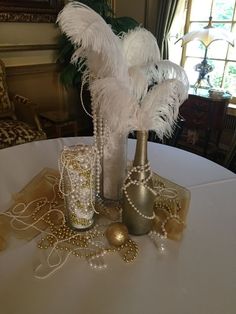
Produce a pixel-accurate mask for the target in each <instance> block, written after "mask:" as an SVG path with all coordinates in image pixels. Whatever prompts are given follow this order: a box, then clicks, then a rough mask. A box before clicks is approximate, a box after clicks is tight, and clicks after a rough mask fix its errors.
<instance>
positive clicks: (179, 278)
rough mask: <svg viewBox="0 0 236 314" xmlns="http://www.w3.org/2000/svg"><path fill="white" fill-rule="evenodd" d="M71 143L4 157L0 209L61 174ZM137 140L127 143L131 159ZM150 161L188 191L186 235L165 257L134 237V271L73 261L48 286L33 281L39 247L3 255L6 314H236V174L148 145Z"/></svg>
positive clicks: (0, 303) (0, 155) (114, 263)
mask: <svg viewBox="0 0 236 314" xmlns="http://www.w3.org/2000/svg"><path fill="white" fill-rule="evenodd" d="M81 141H83V142H87V143H90V142H91V139H89V138H80V139H79V138H67V139H55V140H47V141H41V142H37V143H30V144H24V145H21V146H16V147H12V148H8V149H4V150H0V210H1V211H3V210H5V209H6V208H7V207H8V206H9V204H10V199H11V194H12V193H15V192H17V191H19V190H21V189H22V188H23V187H24V186H25V185H26V184H27V183H28V182H29V180H30V179H31V178H32V177H34V176H35V175H36V174H37V173H38V172H39V171H40V170H42V168H44V167H50V168H56V167H57V157H58V154H59V152H60V151H61V149H62V148H63V145H73V144H77V143H78V142H81ZM134 149H135V141H134V140H129V149H128V157H129V158H130V159H132V158H133V154H134ZM148 156H149V160H150V162H151V166H152V168H153V169H154V170H155V171H156V172H158V173H159V174H160V175H161V176H163V177H166V178H167V179H169V180H172V181H174V182H176V183H178V184H179V185H182V186H185V187H187V188H189V189H190V191H191V198H192V199H191V205H190V209H189V214H188V218H187V228H186V230H185V232H184V237H183V240H182V241H181V242H180V243H175V242H173V243H172V244H171V247H170V250H169V253H168V254H167V255H166V256H162V255H160V254H159V253H158V251H157V250H156V249H155V246H154V245H153V243H152V242H151V241H150V239H149V238H148V237H147V236H141V237H134V239H135V241H137V243H138V245H139V248H140V253H139V255H138V257H137V259H136V260H135V262H134V263H132V264H125V263H124V262H122V260H121V259H120V258H119V257H118V256H117V255H113V256H108V257H107V260H106V261H107V263H108V268H107V269H106V270H103V271H96V270H91V269H90V268H89V266H88V264H87V263H86V261H84V260H81V259H77V258H73V257H71V258H70V259H69V261H68V262H67V264H66V265H65V266H64V268H63V269H61V270H60V271H58V272H57V273H55V274H54V275H52V276H51V277H49V278H47V279H45V280H39V279H35V278H34V276H33V266H34V262H35V259H36V258H37V254H38V250H37V249H36V245H35V242H30V243H27V244H24V245H23V244H20V245H18V246H15V247H13V248H11V249H8V250H5V251H3V252H0V313H1V314H42V313H45V314H46V313H50V314H54V313H55V314H60V313H63V314H64V313H69V314H95V313H96V314H111V313H112V314H154V313H160V314H172V313H181V314H195V313H196V314H222V313H224V314H235V313H236V298H235V292H236V206H235V204H236V175H235V174H233V173H232V172H230V171H228V170H226V169H225V168H223V167H221V166H219V165H217V164H215V163H213V162H211V161H209V160H207V159H204V158H201V157H199V156H197V155H194V154H191V153H188V152H185V151H183V150H179V149H176V148H172V147H168V146H165V145H160V144H155V143H149V150H148Z"/></svg>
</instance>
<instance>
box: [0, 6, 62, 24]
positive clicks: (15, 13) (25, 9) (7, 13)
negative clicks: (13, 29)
mask: <svg viewBox="0 0 236 314" xmlns="http://www.w3.org/2000/svg"><path fill="white" fill-rule="evenodd" d="M63 4H64V1H63V0H0V22H25V23H26V22H29V23H54V22H55V20H56V17H57V14H58V12H59V11H60V10H61V9H62V7H63Z"/></svg>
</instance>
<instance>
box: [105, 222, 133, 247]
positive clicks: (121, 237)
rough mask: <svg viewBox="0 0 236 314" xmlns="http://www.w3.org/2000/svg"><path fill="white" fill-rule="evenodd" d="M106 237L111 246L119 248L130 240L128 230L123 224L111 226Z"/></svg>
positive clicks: (117, 223) (118, 223)
mask: <svg viewBox="0 0 236 314" xmlns="http://www.w3.org/2000/svg"><path fill="white" fill-rule="evenodd" d="M105 235H106V238H107V240H108V242H109V244H111V245H113V246H117V247H118V246H121V245H122V244H124V243H125V242H126V241H127V240H128V238H129V233H128V228H127V227H126V225H124V224H122V223H121V222H115V223H112V224H110V225H109V227H108V228H107V230H106V232H105Z"/></svg>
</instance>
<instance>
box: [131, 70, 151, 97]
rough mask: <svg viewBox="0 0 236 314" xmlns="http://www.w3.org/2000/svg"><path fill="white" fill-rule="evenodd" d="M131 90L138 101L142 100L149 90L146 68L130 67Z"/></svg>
mask: <svg viewBox="0 0 236 314" xmlns="http://www.w3.org/2000/svg"><path fill="white" fill-rule="evenodd" d="M129 77H130V90H131V93H132V95H133V96H134V97H135V98H136V100H137V101H142V99H143V97H144V96H145V95H146V94H147V91H148V86H149V85H148V80H147V75H146V73H145V68H144V67H140V66H133V67H130V68H129Z"/></svg>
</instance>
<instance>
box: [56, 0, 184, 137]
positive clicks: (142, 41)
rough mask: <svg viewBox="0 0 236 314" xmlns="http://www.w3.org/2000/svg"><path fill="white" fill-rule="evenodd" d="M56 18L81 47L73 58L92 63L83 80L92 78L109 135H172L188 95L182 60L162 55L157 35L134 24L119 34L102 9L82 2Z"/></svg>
mask: <svg viewBox="0 0 236 314" xmlns="http://www.w3.org/2000/svg"><path fill="white" fill-rule="evenodd" d="M57 21H58V23H59V26H60V28H61V30H62V32H63V33H65V34H66V35H67V36H68V38H69V39H70V40H71V41H72V43H73V44H74V45H75V46H76V47H77V49H76V51H75V53H74V55H73V57H72V60H71V61H72V62H77V61H78V59H79V58H80V60H82V61H80V65H81V66H82V65H83V64H84V63H85V64H86V65H87V67H88V70H86V71H85V72H84V75H83V83H84V82H85V81H87V82H88V83H89V88H90V92H91V96H92V100H93V106H94V109H95V110H96V111H97V112H98V114H99V115H100V116H101V117H102V118H103V119H104V120H105V121H106V124H107V126H108V128H109V130H110V134H109V136H110V140H112V134H127V133H128V132H129V131H131V130H154V131H155V132H156V133H157V135H158V137H159V138H161V139H162V138H163V136H164V135H167V136H168V135H171V132H172V126H173V125H174V123H175V120H176V119H177V116H178V110H179V106H180V105H181V104H182V103H183V101H184V100H185V99H186V98H187V96H188V87H189V86H188V79H187V76H186V74H185V72H184V70H183V69H182V68H181V67H180V66H178V65H176V64H174V63H172V62H170V61H167V60H165V61H160V51H159V48H158V45H157V41H156V39H155V37H154V36H153V35H152V34H151V33H150V32H149V31H147V30H146V29H144V28H136V29H135V30H133V31H130V32H129V33H128V34H126V35H124V36H123V38H122V39H120V38H119V37H118V36H116V35H115V34H114V33H113V32H112V30H111V28H110V27H109V26H108V25H107V24H106V22H105V21H104V20H103V19H102V18H101V16H100V15H99V14H97V13H96V12H95V11H93V10H92V9H90V8H89V7H87V6H85V5H83V4H82V3H78V2H74V3H73V2H71V3H69V4H67V5H66V6H65V7H64V9H63V10H62V11H61V12H60V14H59V15H58V19H57ZM81 58H82V59H81ZM150 88H151V89H150Z"/></svg>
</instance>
